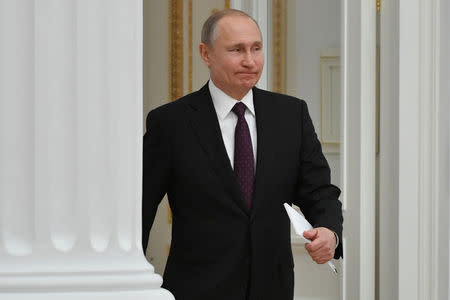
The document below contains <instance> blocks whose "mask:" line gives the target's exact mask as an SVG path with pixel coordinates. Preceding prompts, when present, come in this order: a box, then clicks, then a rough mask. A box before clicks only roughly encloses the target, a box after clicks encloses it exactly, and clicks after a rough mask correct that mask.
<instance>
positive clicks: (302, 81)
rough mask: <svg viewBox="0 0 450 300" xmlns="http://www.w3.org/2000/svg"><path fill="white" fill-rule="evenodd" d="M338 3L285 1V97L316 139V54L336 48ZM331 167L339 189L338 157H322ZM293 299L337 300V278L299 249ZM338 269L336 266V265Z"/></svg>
mask: <svg viewBox="0 0 450 300" xmlns="http://www.w3.org/2000/svg"><path fill="white" fill-rule="evenodd" d="M340 12H341V10H340V1H336V0H315V1H311V0H288V1H287V27H288V28H287V82H286V90H287V93H288V94H291V95H293V96H296V97H298V98H300V99H304V100H305V101H306V102H307V103H308V108H309V112H310V114H311V118H312V120H313V123H314V127H315V129H316V132H317V134H318V135H320V131H321V128H320V124H321V121H320V110H321V99H320V53H321V50H323V49H327V48H339V46H340ZM325 156H326V158H327V160H328V163H329V164H330V167H331V170H332V171H331V173H332V174H331V177H332V183H333V184H336V185H338V186H339V183H340V170H339V168H340V166H339V153H333V154H331V153H328V154H326V155H325ZM293 254H294V262H295V299H339V297H340V277H339V276H335V275H334V274H332V273H331V272H330V270H329V268H328V266H326V265H317V264H316V263H314V262H313V261H312V260H311V258H310V257H309V255H308V253H307V252H306V251H305V250H304V249H303V247H297V246H294V247H293ZM337 267H338V268H340V264H339V263H338V264H337Z"/></svg>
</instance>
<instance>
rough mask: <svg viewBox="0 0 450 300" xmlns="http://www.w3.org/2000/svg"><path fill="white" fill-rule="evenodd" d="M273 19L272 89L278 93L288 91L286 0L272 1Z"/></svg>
mask: <svg viewBox="0 0 450 300" xmlns="http://www.w3.org/2000/svg"><path fill="white" fill-rule="evenodd" d="M272 19H273V23H272V26H273V27H272V29H273V30H272V32H273V80H272V90H273V91H274V92H277V93H286V0H273V1H272Z"/></svg>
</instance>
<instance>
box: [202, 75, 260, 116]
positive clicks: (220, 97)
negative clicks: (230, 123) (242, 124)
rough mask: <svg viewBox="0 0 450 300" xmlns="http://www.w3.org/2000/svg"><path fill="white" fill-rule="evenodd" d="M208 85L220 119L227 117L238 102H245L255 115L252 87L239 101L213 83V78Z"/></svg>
mask: <svg viewBox="0 0 450 300" xmlns="http://www.w3.org/2000/svg"><path fill="white" fill-rule="evenodd" d="M208 87H209V92H210V93H211V98H212V101H213V104H214V108H215V109H216V113H217V116H218V117H219V119H220V120H223V119H225V118H226V117H227V115H228V114H229V113H230V111H231V110H232V109H233V107H234V105H235V104H236V103H238V102H242V103H244V104H245V106H246V107H247V109H248V110H249V111H250V112H251V113H252V115H253V116H255V108H254V106H253V91H252V89H250V90H249V91H248V93H247V94H246V95H245V96H244V97H243V98H242V100H240V101H238V100H236V99H234V98H231V97H230V96H228V95H227V94H225V93H224V92H223V91H222V90H221V89H219V88H218V87H217V86H216V85H215V84H214V83H213V81H212V80H211V79H210V80H209V83H208Z"/></svg>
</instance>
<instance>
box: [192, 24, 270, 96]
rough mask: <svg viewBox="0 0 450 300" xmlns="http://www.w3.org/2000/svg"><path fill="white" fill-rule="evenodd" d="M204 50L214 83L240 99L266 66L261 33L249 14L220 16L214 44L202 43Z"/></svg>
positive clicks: (202, 54)
mask: <svg viewBox="0 0 450 300" xmlns="http://www.w3.org/2000/svg"><path fill="white" fill-rule="evenodd" d="M200 54H201V56H202V58H203V60H204V61H205V63H206V65H207V66H208V67H209V71H210V76H211V79H212V81H213V82H214V84H215V85H216V86H217V87H218V88H220V89H221V90H223V91H224V92H225V93H226V94H228V95H229V96H231V97H233V98H235V99H237V100H240V99H242V97H243V96H245V94H247V92H248V91H249V90H250V89H251V88H252V87H253V86H254V85H255V84H256V83H257V82H258V80H259V78H260V77H261V72H262V69H263V66H264V53H263V51H262V39H261V34H260V32H259V30H258V27H257V25H256V24H255V22H253V20H251V19H250V18H248V17H245V16H225V17H223V18H222V19H220V20H219V22H218V23H217V27H216V33H215V40H214V41H213V44H212V46H207V45H205V44H200Z"/></svg>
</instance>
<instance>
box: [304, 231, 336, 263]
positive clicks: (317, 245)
mask: <svg viewBox="0 0 450 300" xmlns="http://www.w3.org/2000/svg"><path fill="white" fill-rule="evenodd" d="M303 236H304V237H305V238H307V239H308V240H311V243H307V244H306V245H305V248H306V250H307V251H308V253H309V255H310V256H311V258H312V259H313V260H314V261H315V262H316V263H318V264H324V263H326V262H328V261H329V260H330V259H332V258H333V256H334V250H335V248H336V236H335V235H334V232H333V231H331V230H330V229H328V228H325V227H318V228H313V229H311V230H308V231H305V232H303Z"/></svg>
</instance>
